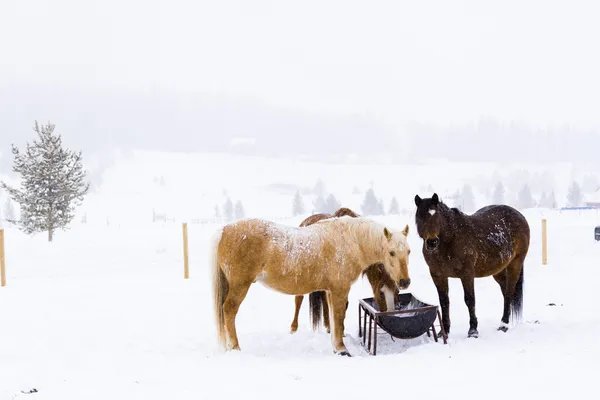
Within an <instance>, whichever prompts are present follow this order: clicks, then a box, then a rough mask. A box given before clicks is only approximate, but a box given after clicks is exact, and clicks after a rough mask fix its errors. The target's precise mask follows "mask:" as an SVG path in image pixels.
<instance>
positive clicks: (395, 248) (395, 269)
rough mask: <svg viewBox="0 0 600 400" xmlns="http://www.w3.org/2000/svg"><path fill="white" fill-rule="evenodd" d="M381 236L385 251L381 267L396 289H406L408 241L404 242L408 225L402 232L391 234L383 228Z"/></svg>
mask: <svg viewBox="0 0 600 400" xmlns="http://www.w3.org/2000/svg"><path fill="white" fill-rule="evenodd" d="M383 236H384V240H383V242H384V249H385V253H384V258H383V266H384V267H385V270H386V271H387V273H388V275H390V277H391V278H392V279H393V280H394V282H395V283H396V285H397V286H398V289H400V290H402V289H406V288H408V286H409V285H410V275H409V273H408V255H409V254H410V247H409V246H408V240H406V237H407V236H408V225H406V227H405V228H404V230H403V231H402V232H392V231H391V230H389V229H388V228H384V229H383Z"/></svg>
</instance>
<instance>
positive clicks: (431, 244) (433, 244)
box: [425, 238, 440, 251]
mask: <svg viewBox="0 0 600 400" xmlns="http://www.w3.org/2000/svg"><path fill="white" fill-rule="evenodd" d="M439 244H440V239H439V238H432V239H427V240H426V241H425V247H426V248H427V250H429V251H432V250H435V249H437V247H438V245H439Z"/></svg>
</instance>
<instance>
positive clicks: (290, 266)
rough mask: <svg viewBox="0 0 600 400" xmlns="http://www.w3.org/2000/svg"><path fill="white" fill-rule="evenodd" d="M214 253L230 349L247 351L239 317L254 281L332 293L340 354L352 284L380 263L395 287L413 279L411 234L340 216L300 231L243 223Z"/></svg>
mask: <svg viewBox="0 0 600 400" xmlns="http://www.w3.org/2000/svg"><path fill="white" fill-rule="evenodd" d="M212 250H213V257H212V271H213V292H214V308H215V315H216V322H217V332H218V339H219V342H220V343H221V344H222V345H224V346H225V347H226V348H227V349H237V350H239V348H240V347H239V343H238V337H237V333H236V328H235V317H236V314H237V312H238V309H239V307H240V304H241V303H242V301H243V300H244V298H245V297H246V294H247V293H248V289H249V288H250V285H252V283H254V282H257V281H259V282H261V283H262V284H263V285H265V286H267V287H269V288H271V289H273V290H276V291H278V292H281V293H285V294H291V295H300V294H307V293H312V292H316V291H323V290H324V291H326V292H327V296H328V298H327V300H328V303H329V305H330V307H331V308H332V312H331V315H332V316H333V326H332V327H333V329H332V334H331V341H332V345H333V350H334V352H335V353H338V354H341V355H350V354H349V353H348V350H347V349H346V346H345V345H344V342H343V338H342V333H343V332H344V318H345V314H346V302H347V301H348V293H349V291H350V287H351V285H352V284H353V283H354V282H355V281H356V280H357V279H358V277H359V276H360V274H361V273H362V272H363V271H364V270H365V269H366V268H367V266H369V265H372V264H376V263H383V265H384V268H385V271H386V272H387V273H388V274H389V275H390V277H392V279H393V280H394V282H397V283H399V282H400V281H402V280H404V279H409V274H408V250H409V246H408V242H407V240H406V236H405V235H404V234H402V232H400V231H393V230H390V229H389V228H387V227H385V226H383V225H381V224H379V223H376V222H374V221H371V220H368V219H365V218H349V217H342V218H334V219H328V220H323V221H319V222H318V223H316V224H313V225H310V226H307V227H298V228H296V227H290V226H283V225H278V224H275V223H273V222H269V221H264V220H260V219H248V220H242V221H237V222H234V223H232V224H229V225H226V226H224V227H223V229H222V230H221V231H219V232H218V234H217V236H216V237H215V243H214V245H213V249H212Z"/></svg>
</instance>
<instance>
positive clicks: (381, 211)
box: [377, 198, 385, 215]
mask: <svg viewBox="0 0 600 400" xmlns="http://www.w3.org/2000/svg"><path fill="white" fill-rule="evenodd" d="M377 215H385V207H384V206H383V199H382V198H379V201H378V202H377Z"/></svg>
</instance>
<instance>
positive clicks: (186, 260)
mask: <svg viewBox="0 0 600 400" xmlns="http://www.w3.org/2000/svg"><path fill="white" fill-rule="evenodd" d="M182 228H183V279H188V278H189V277H190V260H189V255H188V229H187V222H184V223H183V224H182Z"/></svg>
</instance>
